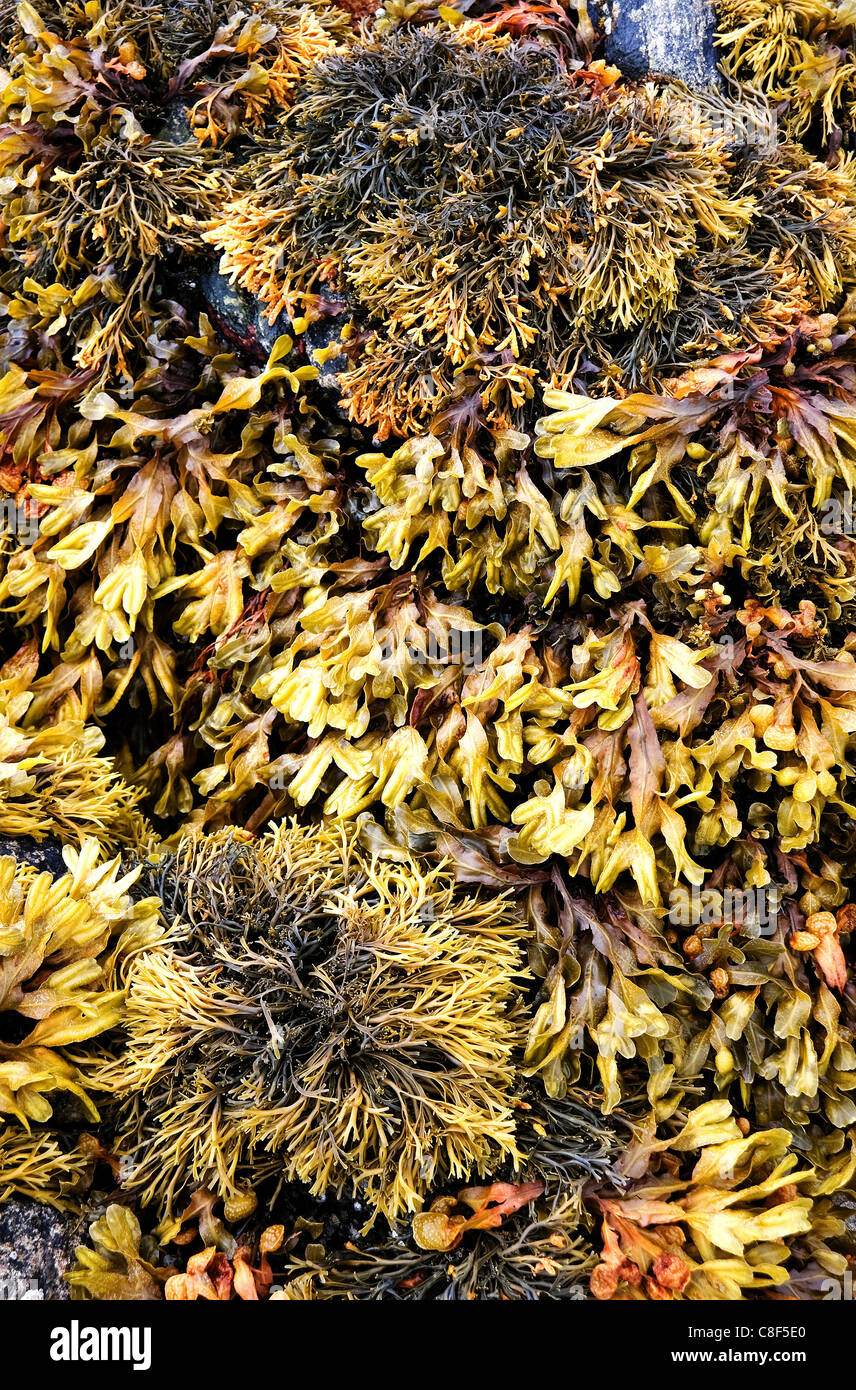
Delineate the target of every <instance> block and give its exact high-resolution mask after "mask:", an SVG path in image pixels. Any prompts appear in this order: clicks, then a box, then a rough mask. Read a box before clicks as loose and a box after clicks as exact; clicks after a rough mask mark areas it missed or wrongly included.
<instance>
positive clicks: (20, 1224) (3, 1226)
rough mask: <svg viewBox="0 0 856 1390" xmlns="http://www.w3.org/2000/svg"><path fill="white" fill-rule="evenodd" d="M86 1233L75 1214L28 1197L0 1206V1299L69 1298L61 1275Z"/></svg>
mask: <svg viewBox="0 0 856 1390" xmlns="http://www.w3.org/2000/svg"><path fill="white" fill-rule="evenodd" d="M85 1235H86V1227H85V1223H84V1221H83V1219H82V1218H81V1217H80V1216H79V1215H75V1214H73V1213H71V1214H69V1213H67V1212H61V1211H54V1209H53V1207H47V1206H42V1205H41V1204H39V1203H38V1202H31V1201H29V1200H27V1199H26V1198H18V1197H10V1198H9V1200H8V1201H7V1202H3V1203H2V1204H0V1299H16V1300H18V1299H44V1300H45V1301H46V1302H49V1301H55V1300H59V1299H67V1298H68V1285H67V1284H66V1283H65V1281H64V1280H63V1277H62V1276H63V1274H64V1273H65V1271H66V1270H67V1269H68V1268H69V1266H70V1265H71V1263H72V1260H73V1259H74V1248H75V1246H76V1245H79V1244H81V1242H82V1241H83V1240H84V1239H85Z"/></svg>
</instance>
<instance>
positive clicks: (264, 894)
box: [99, 825, 521, 1216]
mask: <svg viewBox="0 0 856 1390" xmlns="http://www.w3.org/2000/svg"><path fill="white" fill-rule="evenodd" d="M147 882H148V884H149V886H151V887H152V888H153V889H155V890H156V891H157V892H158V893H159V894H160V895H161V896H162V898H163V903H164V914H165V917H166V922H167V925H168V928H169V937H168V940H167V941H166V942H165V943H164V945H163V946H162V947H158V948H156V949H154V950H152V951H149V952H145V953H143V954H141V955H139V956H138V957H136V958H135V960H134V961H133V962H131V963H130V965H129V974H128V986H129V995H128V999H129V1002H128V1010H127V1024H126V1026H127V1041H126V1044H125V1045H124V1046H123V1048H122V1050H121V1052H120V1053H119V1054H118V1055H117V1058H116V1061H115V1063H113V1064H112V1065H108V1066H106V1067H105V1068H104V1069H103V1071H102V1073H101V1077H100V1082H99V1084H100V1085H101V1086H102V1087H103V1088H104V1089H105V1090H107V1091H109V1093H110V1094H111V1095H112V1096H113V1097H114V1098H117V1099H119V1100H121V1102H122V1104H121V1110H120V1113H119V1115H118V1118H117V1134H118V1144H119V1149H120V1152H121V1153H122V1154H124V1155H125V1156H126V1159H127V1163H126V1168H127V1174H126V1183H127V1185H128V1187H129V1188H130V1189H131V1190H133V1191H138V1192H140V1194H141V1196H142V1197H143V1199H144V1200H145V1201H151V1200H157V1201H159V1202H161V1203H163V1204H165V1205H166V1206H167V1207H172V1205H173V1204H174V1202H175V1199H176V1197H177V1195H178V1193H179V1192H180V1191H181V1190H182V1189H183V1187H184V1186H185V1185H186V1184H187V1183H190V1182H196V1183H204V1184H205V1185H207V1186H209V1187H211V1188H212V1189H213V1190H214V1191H215V1192H217V1193H218V1194H219V1195H221V1196H223V1197H228V1198H232V1197H234V1196H235V1195H236V1194H240V1192H241V1190H242V1185H243V1186H244V1187H245V1186H246V1184H247V1182H248V1180H249V1181H250V1182H253V1181H256V1180H258V1179H259V1178H260V1176H261V1175H262V1174H263V1173H265V1172H274V1171H275V1172H276V1173H277V1174H278V1175H279V1176H280V1177H284V1178H294V1179H300V1180H302V1181H304V1182H306V1183H308V1184H309V1186H310V1189H311V1191H312V1192H313V1193H323V1192H325V1191H327V1190H328V1189H332V1190H335V1191H341V1190H342V1189H343V1187H344V1186H345V1184H346V1183H354V1184H355V1185H356V1186H357V1188H358V1189H359V1190H360V1191H361V1192H365V1195H366V1196H367V1197H368V1199H369V1201H370V1202H371V1204H372V1206H373V1207H375V1208H376V1209H377V1211H379V1212H381V1213H383V1214H385V1215H387V1216H395V1215H397V1214H398V1213H399V1212H402V1211H406V1210H408V1209H413V1208H414V1207H415V1206H418V1205H419V1202H420V1199H421V1196H422V1194H423V1193H424V1192H425V1190H426V1188H427V1186H428V1185H429V1184H430V1183H431V1181H432V1179H433V1178H434V1176H435V1175H436V1174H437V1173H439V1172H443V1173H446V1174H451V1175H454V1176H459V1177H462V1178H463V1177H465V1176H466V1175H468V1174H469V1173H470V1171H471V1170H477V1171H479V1172H483V1171H485V1169H486V1166H487V1165H488V1164H490V1163H492V1162H495V1161H497V1160H498V1159H501V1158H502V1156H503V1155H505V1156H509V1157H511V1158H512V1159H513V1158H514V1156H515V1154H516V1149H515V1143H514V1118H513V1113H512V1108H511V1087H512V1085H513V1080H514V1068H513V1054H514V1050H515V1047H516V1046H517V1045H518V1044H519V1042H520V1040H521V1019H520V1008H519V985H518V976H519V971H520V951H519V945H520V935H521V924H520V921H519V918H518V916H517V914H516V912H515V911H514V909H513V906H512V905H511V904H510V903H509V902H507V901H506V900H504V899H503V898H501V897H499V898H498V897H495V896H494V897H480V896H478V895H476V894H469V895H467V894H462V893H458V892H456V891H455V889H454V887H453V883H452V880H451V878H450V877H449V875H448V874H446V873H444V872H443V871H441V870H440V869H436V868H435V869H432V870H429V871H428V872H427V873H423V872H422V871H421V870H420V868H419V866H418V863H417V862H416V861H415V860H414V859H413V858H411V857H409V856H406V855H404V856H402V857H400V858H399V860H398V862H393V863H384V862H382V861H381V860H378V859H375V858H370V857H368V856H366V854H365V853H364V852H363V851H361V850H360V848H359V846H358V844H357V842H356V841H355V839H354V836H353V832H351V833H348V832H346V831H345V830H342V829H338V830H337V829H336V828H335V827H331V828H329V829H325V828H324V827H323V826H317V825H316V826H311V827H307V828H305V829H303V828H299V827H296V826H294V827H288V826H282V827H280V828H279V829H278V830H277V831H276V832H275V833H274V834H273V835H272V836H271V837H269V838H268V839H266V840H263V841H261V842H260V843H258V844H253V843H249V842H247V841H246V840H244V839H241V838H240V837H237V838H236V837H235V836H234V834H231V833H225V834H224V833H221V834H217V835H214V836H212V837H208V838H207V839H206V838H202V839H199V838H196V839H194V838H192V837H191V838H190V839H188V840H185V841H184V842H183V843H181V844H180V845H179V847H178V849H177V850H176V851H175V852H174V853H173V854H170V855H167V856H165V857H163V858H162V859H161V860H160V861H159V863H158V864H157V866H156V867H155V868H153V869H152V870H150V872H149V874H148V876H147Z"/></svg>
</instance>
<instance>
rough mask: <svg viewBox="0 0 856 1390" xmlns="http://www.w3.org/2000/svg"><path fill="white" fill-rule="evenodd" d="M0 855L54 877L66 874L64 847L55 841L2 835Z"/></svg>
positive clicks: (0, 836)
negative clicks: (8, 855) (10, 857)
mask: <svg viewBox="0 0 856 1390" xmlns="http://www.w3.org/2000/svg"><path fill="white" fill-rule="evenodd" d="M0 854H10V855H11V856H12V858H13V859H17V861H18V863H19V864H32V866H33V868H34V869H38V870H39V871H43V870H45V869H47V871H48V873H50V874H53V875H54V877H57V876H58V875H61V874H64V873H65V872H66V867H65V860H64V859H63V857H62V846H61V845H58V844H57V843H56V841H55V840H42V841H41V842H39V841H38V840H34V839H32V838H31V836H29V835H0Z"/></svg>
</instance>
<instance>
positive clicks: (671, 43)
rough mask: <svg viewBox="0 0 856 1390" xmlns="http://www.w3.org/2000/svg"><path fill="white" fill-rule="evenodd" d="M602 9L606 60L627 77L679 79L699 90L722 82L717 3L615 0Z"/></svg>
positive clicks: (706, 0) (703, 0)
mask: <svg viewBox="0 0 856 1390" xmlns="http://www.w3.org/2000/svg"><path fill="white" fill-rule="evenodd" d="M601 11H602V15H601V20H602V25H603V30H604V33H605V34H606V57H607V60H608V61H609V62H610V63H614V64H615V66H616V67H618V68H620V69H621V71H622V72H623V73H624V74H625V76H626V77H646V76H648V75H649V74H651V75H654V76H657V77H676V78H678V79H679V80H680V81H681V82H685V83H686V85H687V86H688V87H692V88H696V89H700V88H703V87H713V86H717V85H718V84H719V73H718V71H717V67H716V54H715V50H714V45H713V36H714V25H715V13H714V7H713V3H712V0H613V3H612V4H611V5H609V4H603V5H602V6H601Z"/></svg>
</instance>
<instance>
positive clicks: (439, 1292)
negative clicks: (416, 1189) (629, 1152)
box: [272, 1183, 596, 1302]
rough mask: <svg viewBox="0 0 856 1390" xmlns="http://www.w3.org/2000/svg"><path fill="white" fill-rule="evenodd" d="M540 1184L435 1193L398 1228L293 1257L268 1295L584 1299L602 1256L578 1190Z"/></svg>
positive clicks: (411, 1299) (409, 1299) (413, 1299)
mask: <svg viewBox="0 0 856 1390" xmlns="http://www.w3.org/2000/svg"><path fill="white" fill-rule="evenodd" d="M540 1187H541V1185H540V1184H534V1185H533V1184H529V1185H521V1186H518V1187H515V1186H514V1185H511V1184H507V1183H494V1184H491V1185H490V1186H488V1187H483V1188H470V1189H463V1190H462V1191H460V1192H458V1193H456V1194H454V1195H452V1196H449V1197H439V1198H435V1200H434V1202H433V1203H432V1204H431V1207H430V1209H428V1210H426V1211H424V1212H420V1213H418V1214H417V1215H416V1216H415V1217H414V1219H413V1229H412V1231H411V1232H403V1231H401V1232H397V1233H394V1234H393V1235H392V1236H391V1237H390V1238H388V1239H387V1241H385V1242H380V1241H373V1242H372V1243H370V1244H364V1245H361V1246H359V1247H358V1246H356V1245H353V1244H352V1245H351V1246H349V1248H348V1249H347V1250H331V1251H329V1252H328V1251H326V1250H325V1249H324V1247H323V1246H316V1247H315V1248H314V1249H312V1250H311V1251H309V1252H307V1254H306V1255H304V1256H303V1257H302V1258H300V1257H298V1258H293V1259H292V1260H291V1262H290V1264H289V1266H287V1268H286V1270H285V1272H284V1275H283V1276H282V1279H283V1283H282V1286H281V1289H278V1290H277V1291H276V1292H275V1293H274V1294H273V1295H272V1297H275V1298H285V1299H318V1300H327V1299H339V1298H348V1299H356V1300H359V1301H364V1300H365V1301H375V1300H379V1299H382V1300H395V1301H397V1302H419V1301H421V1300H423V1299H431V1300H440V1301H450V1302H457V1301H460V1300H464V1301H469V1300H472V1299H482V1300H488V1301H494V1300H509V1299H511V1300H515V1301H518V1300H519V1301H531V1300H534V1299H539V1298H541V1299H549V1300H552V1301H564V1300H567V1299H581V1298H584V1297H585V1296H586V1279H587V1276H588V1275H590V1274H591V1272H592V1270H593V1268H594V1266H595V1263H596V1255H595V1253H594V1247H593V1245H592V1242H591V1236H590V1232H589V1230H588V1229H587V1227H589V1226H590V1222H589V1221H588V1219H587V1216H586V1212H585V1210H584V1208H583V1205H582V1202H581V1199H580V1188H579V1186H577V1187H573V1186H572V1187H570V1188H568V1189H567V1190H565V1191H564V1192H563V1193H562V1194H561V1195H560V1196H555V1197H554V1198H553V1199H552V1200H540Z"/></svg>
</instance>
